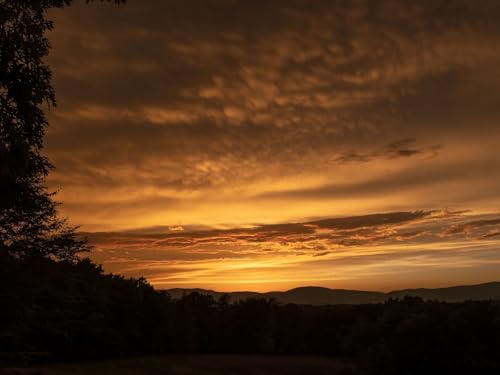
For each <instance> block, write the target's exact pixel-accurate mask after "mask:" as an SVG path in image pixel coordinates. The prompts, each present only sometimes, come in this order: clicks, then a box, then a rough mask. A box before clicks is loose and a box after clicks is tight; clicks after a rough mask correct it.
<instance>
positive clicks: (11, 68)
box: [0, 0, 123, 260]
mask: <svg viewBox="0 0 500 375" xmlns="http://www.w3.org/2000/svg"><path fill="white" fill-rule="evenodd" d="M87 2H89V1H87ZM115 2H116V3H121V2H123V1H122V0H115ZM71 3H72V1H71V0H38V1H35V0H30V1H11V0H0V254H1V255H0V256H5V254H10V255H11V256H14V257H15V258H20V259H22V258H26V257H28V256H44V257H50V258H54V259H58V260H62V259H65V260H75V259H76V254H77V253H78V252H81V251H85V250H88V249H89V246H88V245H87V243H86V242H85V241H82V240H79V239H77V238H76V237H75V228H70V227H68V226H67V224H66V222H65V220H63V219H60V218H59V217H58V216H57V213H56V207H57V203H56V202H54V200H53V193H51V192H49V191H48V189H47V187H46V185H45V178H46V176H47V175H48V173H49V172H50V170H51V169H52V168H53V166H52V164H51V163H50V161H49V160H48V159H47V158H46V157H44V156H43V155H42V153H41V151H42V148H43V138H44V133H45V129H46V128H47V126H48V121H47V117H46V116H45V113H44V111H43V106H46V107H50V106H55V104H56V102H55V92H54V89H53V87H52V85H51V71H50V68H49V67H48V66H47V65H46V64H44V62H43V58H44V57H45V56H46V55H47V54H48V52H49V49H50V44H49V41H48V39H47V38H46V37H45V32H46V31H48V30H50V29H52V27H53V24H52V22H51V21H49V20H47V19H46V13H47V11H48V10H49V9H51V8H62V7H64V6H67V5H70V4H71Z"/></svg>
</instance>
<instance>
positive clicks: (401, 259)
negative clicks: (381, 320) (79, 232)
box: [87, 211, 500, 291]
mask: <svg viewBox="0 0 500 375" xmlns="http://www.w3.org/2000/svg"><path fill="white" fill-rule="evenodd" d="M499 233H500V214H498V213H497V214H482V215H477V214H472V213H470V212H449V211H427V212H424V211H415V212H394V213H384V214H373V215H365V216H356V217H344V218H333V219H323V220H316V221H310V222H304V223H288V224H272V225H259V226H253V227H249V228H239V229H225V230H222V229H219V230H215V229H204V230H203V229H196V228H192V229H191V228H178V227H175V228H172V227H171V228H168V227H163V228H162V227H156V228H145V229H141V230H136V231H129V232H115V233H109V232H108V233H106V232H103V233H89V234H87V235H88V236H89V239H90V240H91V241H92V242H93V243H94V244H95V245H96V249H95V251H94V253H93V255H92V257H93V258H94V260H96V261H98V262H100V263H103V265H104V268H105V269H106V270H108V271H112V272H118V273H121V274H125V275H128V276H145V277H147V278H148V279H149V281H150V282H152V283H153V284H154V285H155V286H157V287H159V288H161V287H164V288H169V287H199V286H204V287H212V288H215V289H219V290H236V289H240V290H241V289H251V290H267V291H268V290H270V289H273V288H291V287H295V286H301V285H311V284H315V285H318V284H319V285H326V286H331V287H337V288H364V289H390V288H393V287H395V286H397V287H403V288H406V287H417V286H420V287H422V286H436V285H440V286H442V285H452V284H457V283H466V282H469V283H473V282H483V281H488V280H493V279H495V277H497V276H496V275H497V272H498V267H499V266H500V252H499V251H498V248H499V245H500V236H498V235H499ZM497 236H498V237H497Z"/></svg>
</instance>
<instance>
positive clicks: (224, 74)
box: [45, 0, 500, 291]
mask: <svg viewBox="0 0 500 375" xmlns="http://www.w3.org/2000/svg"><path fill="white" fill-rule="evenodd" d="M49 16H50V18H51V19H53V20H54V21H55V30H54V31H53V32H51V33H50V35H49V38H50V41H51V43H52V47H53V49H52V51H51V55H50V57H49V58H48V59H47V62H48V63H49V64H50V66H51V67H52V69H53V73H54V87H55V89H56V93H57V100H58V105H57V107H56V108H52V109H51V110H50V112H49V119H50V123H51V126H50V128H49V130H48V133H47V137H46V149H45V152H46V154H47V155H48V156H49V158H50V159H51V160H52V162H53V163H54V164H55V166H56V170H55V171H54V172H53V173H52V174H51V175H50V176H49V180H48V184H49V186H50V188H51V189H53V190H56V191H57V192H58V194H57V199H58V200H59V201H61V202H62V203H63V204H62V206H61V214H62V215H63V216H66V217H68V218H69V221H70V223H71V224H72V225H79V226H80V231H82V232H84V234H85V235H86V236H88V238H89V240H90V241H91V243H92V244H93V245H94V246H95V249H94V251H93V252H92V254H91V258H92V259H94V260H95V261H96V262H98V263H102V264H103V267H104V269H105V270H106V271H110V272H114V273H120V274H124V275H126V276H135V277H139V276H144V277H146V278H147V279H148V280H149V281H150V282H151V283H152V284H153V285H154V286H156V287H159V288H170V287H203V288H212V289H217V290H223V291H230V290H244V289H246V290H256V291H269V290H285V289H289V288H293V287H297V286H304V285H320V286H326V287H332V288H356V289H365V290H391V289H397V288H407V287H438V286H447V285H456V284H466V283H479V282H485V281H492V280H500V277H498V276H497V275H499V274H500V193H499V191H500V189H499V188H500V150H499V147H498V144H499V143H500V48H498V47H497V46H499V45H500V23H498V19H499V17H500V3H499V2H498V1H489V0H478V1H472V0H470V1H464V0H456V1H444V0H442V1H439V0H433V1H430V0H428V1H326V0H325V1H317V0H307V1H306V0H289V1H285V0H276V1H264V0H252V1H244V0H204V1H201V0H186V1H169V0H166V1H160V0H141V1H138V0H129V1H128V4H127V5H125V6H116V5H113V4H99V3H94V4H90V5H86V4H85V2H84V1H75V4H74V5H73V6H71V7H69V8H66V9H63V10H57V11H53V12H51V13H50V15H49Z"/></svg>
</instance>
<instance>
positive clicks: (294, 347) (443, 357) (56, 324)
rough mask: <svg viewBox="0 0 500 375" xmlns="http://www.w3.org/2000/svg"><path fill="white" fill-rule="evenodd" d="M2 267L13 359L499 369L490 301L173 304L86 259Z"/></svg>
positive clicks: (2, 320)
mask: <svg viewBox="0 0 500 375" xmlns="http://www.w3.org/2000/svg"><path fill="white" fill-rule="evenodd" d="M3 262H4V263H3V264H2V269H4V270H5V271H6V272H4V273H2V274H1V275H0V305H1V306H2V309H1V310H0V353H3V355H4V356H7V357H9V356H10V357H11V358H13V359H15V360H20V359H23V358H30V357H31V358H37V357H38V358H41V359H44V360H49V359H50V360H76V359H92V358H110V357H120V356H130V355H152V354H169V353H170V354H175V353H177V354H181V353H182V354H185V353H203V354H209V353H211V354H213V353H233V354H279V355H323V356H331V357H337V358H339V357H340V358H353V359H355V360H356V361H357V362H360V363H363V364H364V365H365V369H366V371H367V372H368V373H380V374H422V373H441V374H442V373H451V372H452V371H453V372H455V373H462V371H469V372H470V373H485V371H490V372H491V373H495V371H498V370H499V369H500V303H499V302H495V301H470V302H463V303H442V302H432V301H431V302H424V301H423V300H421V299H419V298H415V297H406V298H404V299H396V300H389V301H387V302H386V303H383V304H371V305H335V306H299V305H293V304H287V305H281V304H277V303H275V302H274V301H271V300H265V299H248V300H245V301H239V302H235V303H228V302H227V299H221V300H214V299H213V298H212V297H210V296H206V295H201V294H198V293H192V294H189V295H186V296H184V297H183V298H181V299H178V300H173V299H171V298H170V296H169V295H168V294H167V293H165V292H161V291H157V290H155V289H153V288H152V287H151V286H150V285H148V284H147V282H146V281H145V280H143V279H139V280H136V279H126V278H123V277H121V276H116V275H110V274H104V273H103V271H102V269H101V268H100V267H98V266H96V265H94V264H92V263H91V262H90V261H88V260H83V261H80V262H77V263H72V262H65V261H63V262H53V261H51V260H49V259H45V258H38V259H30V260H29V261H23V262H19V261H15V260H13V259H11V258H6V259H4V260H3ZM26 270H29V271H30V272H29V273H27V272H26ZM9 353H10V354H9Z"/></svg>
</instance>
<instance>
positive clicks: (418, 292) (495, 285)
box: [388, 282, 500, 302]
mask: <svg viewBox="0 0 500 375" xmlns="http://www.w3.org/2000/svg"><path fill="white" fill-rule="evenodd" d="M388 296H389V297H392V298H396V297H403V296H417V297H421V298H423V299H425V300H439V301H445V302H461V301H465V300H487V299H492V300H500V282H492V283H486V284H479V285H462V286H453V287H449V288H436V289H424V288H421V289H404V290H396V291H393V292H390V293H388Z"/></svg>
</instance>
